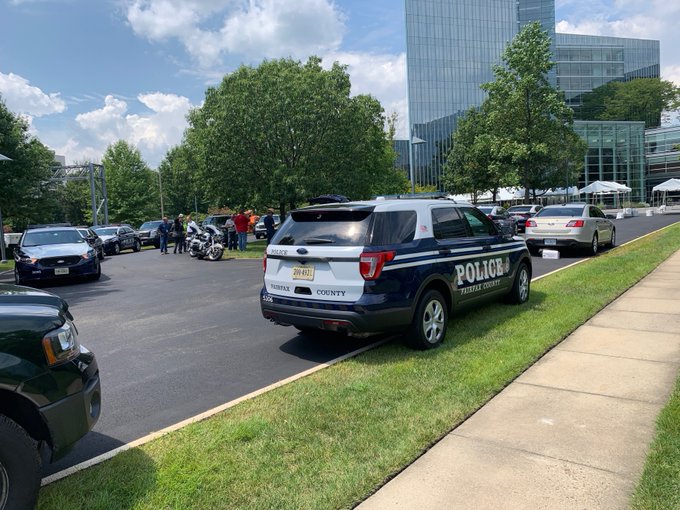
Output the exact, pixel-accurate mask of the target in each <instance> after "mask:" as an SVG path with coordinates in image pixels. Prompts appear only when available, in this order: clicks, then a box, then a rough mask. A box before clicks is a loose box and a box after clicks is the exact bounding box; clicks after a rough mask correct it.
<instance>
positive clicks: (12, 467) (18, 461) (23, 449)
mask: <svg viewBox="0 0 680 510" xmlns="http://www.w3.org/2000/svg"><path fill="white" fill-rule="evenodd" d="M0 438H1V439H0V509H10V508H33V507H34V506H35V500H36V497H37V495H38V489H39V487H40V457H38V450H37V448H36V447H35V445H34V443H33V440H32V439H31V438H30V437H29V436H28V434H26V432H25V431H24V429H22V428H21V427H20V426H19V425H17V424H16V423H14V422H13V421H12V420H10V419H9V418H7V417H6V416H3V415H0Z"/></svg>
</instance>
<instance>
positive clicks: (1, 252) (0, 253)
mask: <svg viewBox="0 0 680 510" xmlns="http://www.w3.org/2000/svg"><path fill="white" fill-rule="evenodd" d="M0 161H12V159H11V158H8V157H7V156H3V155H2V154H0ZM5 262H7V256H6V255H5V227H4V226H3V225H2V209H1V208H0V263H5Z"/></svg>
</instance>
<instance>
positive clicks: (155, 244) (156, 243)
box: [153, 241, 161, 250]
mask: <svg viewBox="0 0 680 510" xmlns="http://www.w3.org/2000/svg"><path fill="white" fill-rule="evenodd" d="M153 247H154V248H156V249H157V250H159V249H160V247H161V243H160V241H159V242H156V241H154V243H153Z"/></svg>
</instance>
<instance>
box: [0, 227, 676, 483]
mask: <svg viewBox="0 0 680 510" xmlns="http://www.w3.org/2000/svg"><path fill="white" fill-rule="evenodd" d="M679 220H680V215H665V216H654V217H637V218H629V219H626V220H620V221H617V222H616V227H617V236H618V243H619V244H622V243H625V242H627V241H630V240H632V239H634V238H637V237H639V236H641V235H644V234H646V233H648V232H651V231H654V230H657V229H659V228H661V227H663V226H666V225H669V224H671V223H675V222H676V221H679ZM565 255H566V256H564V257H563V258H561V259H559V260H543V259H540V258H537V257H534V259H533V263H534V277H536V276H540V275H541V274H546V273H548V272H551V271H554V270H556V269H559V268H560V267H564V266H566V265H569V264H571V263H574V262H576V261H578V260H579V259H580V257H581V254H579V253H567V254H565ZM227 257H228V254H227ZM102 273H103V274H102V277H101V280H100V281H99V282H87V283H65V284H60V285H55V286H50V287H45V288H46V289H47V290H50V291H52V292H54V293H56V294H59V295H60V296H62V297H64V298H65V299H66V300H67V301H68V302H69V304H70V306H71V310H72V313H73V315H74V316H75V319H76V325H77V326H78V329H79V332H80V337H79V338H80V341H81V342H82V343H83V344H84V345H86V346H87V347H88V348H89V349H91V350H93V351H94V352H95V353H96V355H97V358H98V361H99V365H100V370H101V379H102V390H103V413H102V417H101V419H100V421H99V423H98V424H97V425H96V427H95V429H94V431H93V432H92V433H91V434H89V435H88V436H86V437H85V438H84V439H83V441H82V442H81V443H80V444H79V445H78V446H77V448H76V449H75V450H74V451H73V452H72V453H71V454H69V455H68V456H67V457H66V458H65V459H63V460H62V461H61V462H59V463H57V464H54V465H52V466H49V470H48V471H45V474H48V473H51V472H54V471H58V470H60V469H63V468H65V467H68V466H70V465H73V464H76V463H78V462H81V461H83V460H85V459H88V458H91V457H94V456H96V455H98V454H100V453H103V452H105V451H108V450H110V449H113V448H115V447H117V446H119V445H121V444H123V443H126V442H129V441H131V440H134V439H137V438H139V437H142V436H144V435H146V434H148V433H150V432H153V431H156V430H159V429H161V428H164V427H167V426H169V425H171V424H174V423H176V422H179V421H181V420H183V419H186V418H188V417H190V416H194V415H196V414H199V413H201V412H204V411H206V410H208V409H211V408H213V407H215V406H218V405H220V404H223V403H224V402H228V401H230V400H233V399H235V398H238V397H240V396H243V395H245V394H248V393H250V392H252V391H255V390H257V389H259V388H262V387H264V386H267V385H269V384H272V383H274V382H276V381H279V380H281V379H284V378H286V377H289V376H291V375H294V374H296V373H299V372H301V371H303V370H306V369H308V368H311V367H313V366H316V365H317V364H319V363H323V362H325V361H328V360H331V359H333V358H336V357H338V356H340V355H342V354H344V353H347V352H350V351H352V350H355V349H356V348H358V347H360V346H363V345H366V344H369V343H371V342H372V341H373V340H372V339H368V340H353V339H345V340H342V341H339V340H337V339H334V338H327V337H319V338H317V339H305V338H303V337H301V336H299V335H298V334H297V330H295V329H293V328H282V327H278V326H275V325H273V324H270V323H269V322H267V321H265V320H264V319H263V318H262V317H261V315H260V309H259V290H260V288H261V285H262V281H261V280H262V268H261V262H260V261H259V260H229V259H228V258H225V259H223V260H222V261H219V262H214V263H211V262H207V261H199V260H195V259H191V258H190V257H188V256H187V255H173V254H170V255H168V256H163V257H161V256H160V254H159V252H158V251H157V250H149V251H143V252H140V253H124V254H121V255H119V256H115V257H107V258H106V259H105V261H104V263H103V270H102ZM0 281H3V282H7V281H11V274H6V275H3V276H0Z"/></svg>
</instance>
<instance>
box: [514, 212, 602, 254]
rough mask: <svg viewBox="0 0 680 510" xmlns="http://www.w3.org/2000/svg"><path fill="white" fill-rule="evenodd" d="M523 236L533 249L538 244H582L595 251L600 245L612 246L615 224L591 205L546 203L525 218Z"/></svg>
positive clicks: (575, 246)
mask: <svg viewBox="0 0 680 510" xmlns="http://www.w3.org/2000/svg"><path fill="white" fill-rule="evenodd" d="M524 237H525V240H526V243H527V246H528V247H529V250H531V251H532V252H534V253H537V252H538V250H539V248H555V249H557V248H585V249H587V250H588V253H590V254H591V255H596V254H597V252H598V250H599V247H600V246H602V245H606V246H614V244H615V243H616V228H615V227H614V224H613V223H612V221H611V220H610V219H608V218H607V217H606V216H605V214H604V213H603V212H602V211H601V210H600V209H599V208H598V207H595V206H594V205H588V204H581V203H574V204H562V205H549V206H547V207H545V208H543V209H542V210H541V211H539V212H538V213H537V214H536V215H535V216H534V217H533V218H530V219H528V220H527V224H526V233H525V236H524Z"/></svg>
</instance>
